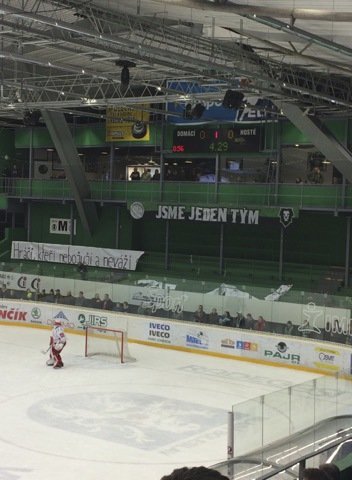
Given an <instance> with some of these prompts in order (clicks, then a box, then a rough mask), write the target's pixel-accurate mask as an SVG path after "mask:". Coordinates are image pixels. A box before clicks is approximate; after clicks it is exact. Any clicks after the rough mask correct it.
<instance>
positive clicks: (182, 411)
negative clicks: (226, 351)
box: [0, 326, 317, 480]
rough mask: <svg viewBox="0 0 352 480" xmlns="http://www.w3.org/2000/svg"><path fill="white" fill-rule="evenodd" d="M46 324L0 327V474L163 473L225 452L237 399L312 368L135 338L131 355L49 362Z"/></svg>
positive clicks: (75, 339) (68, 355) (79, 349)
mask: <svg viewBox="0 0 352 480" xmlns="http://www.w3.org/2000/svg"><path fill="white" fill-rule="evenodd" d="M49 334H50V332H49V331H48V330H38V329H32V328H21V327H12V326H0V382H1V390H0V401H1V414H0V425H1V428H0V479H1V480H16V479H25V480H47V479H49V478H50V479H51V480H58V479H64V480H77V479H78V478H84V479H85V480H93V479H94V480H116V479H126V480H127V479H128V480H140V479H142V478H143V480H155V479H156V480H158V479H160V478H161V477H162V476H163V475H165V474H168V473H170V472H171V471H172V470H173V469H174V468H176V467H180V466H185V465H187V466H192V465H212V464H214V463H217V462H219V461H222V460H224V459H225V458H226V440H227V433H226V428H227V412H228V410H230V409H231V405H233V404H235V403H238V402H242V401H244V400H246V399H250V398H254V397H257V396H259V395H262V394H265V393H269V392H272V391H275V390H279V389H281V388H284V387H287V386H289V385H294V384H298V383H301V382H304V381H306V380H309V379H312V378H316V377H317V375H315V374H311V373H304V372H298V371H295V370H287V369H285V368H275V367H267V366H261V365H256V364H251V363H246V362H237V361H234V360H226V359H219V358H215V357H209V356H204V355H196V354H191V353H184V352H176V351H171V350H165V349H160V348H155V347H147V346H141V345H136V344H131V345H130V353H131V354H132V355H133V356H134V357H136V359H137V361H136V362H134V363H126V364H119V363H117V362H115V361H113V360H112V359H110V358H105V357H89V358H85V357H84V337H82V336H79V335H72V334H71V335H70V334H69V335H68V345H67V347H66V348H65V350H64V352H63V360H64V362H65V367H64V368H63V369H60V370H54V369H53V368H50V367H47V366H46V365H45V360H46V358H47V357H46V356H44V355H43V354H42V353H41V350H42V349H45V348H46V347H47V345H48V341H49Z"/></svg>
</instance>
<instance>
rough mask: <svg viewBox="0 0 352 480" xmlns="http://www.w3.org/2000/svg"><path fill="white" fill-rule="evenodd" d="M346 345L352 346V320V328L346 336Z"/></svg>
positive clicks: (351, 321)
mask: <svg viewBox="0 0 352 480" xmlns="http://www.w3.org/2000/svg"><path fill="white" fill-rule="evenodd" d="M346 345H352V320H350V327H349V330H348V332H347V334H346Z"/></svg>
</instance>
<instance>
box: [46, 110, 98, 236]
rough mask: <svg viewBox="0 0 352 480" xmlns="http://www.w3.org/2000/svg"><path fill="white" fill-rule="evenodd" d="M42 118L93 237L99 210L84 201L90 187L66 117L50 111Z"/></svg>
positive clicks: (86, 226) (81, 215) (77, 204)
mask: <svg viewBox="0 0 352 480" xmlns="http://www.w3.org/2000/svg"><path fill="white" fill-rule="evenodd" d="M42 116H43V118H44V120H45V123H46V126H47V128H48V130H49V133H50V135H51V138H52V141H53V143H54V145H55V148H56V151H57V153H58V155H59V157H60V161H61V164H62V166H63V168H64V171H65V174H66V178H67V180H68V182H69V184H70V186H71V190H72V193H73V197H74V200H75V203H76V207H77V211H78V213H79V216H80V219H81V222H82V225H83V228H84V229H85V231H86V232H87V233H88V234H89V235H91V234H92V232H93V230H94V228H95V226H96V225H97V223H98V214H97V209H96V206H95V204H93V203H92V202H85V201H84V200H85V199H88V198H90V187H89V183H88V181H87V179H86V176H85V172H84V168H83V165H82V163H81V160H80V158H79V156H78V152H77V149H76V146H75V144H74V142H73V138H72V135H71V132H70V130H69V128H68V125H67V123H66V120H65V116H64V114H63V113H61V112H53V111H50V110H42Z"/></svg>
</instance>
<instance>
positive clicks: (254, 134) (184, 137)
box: [172, 125, 261, 154]
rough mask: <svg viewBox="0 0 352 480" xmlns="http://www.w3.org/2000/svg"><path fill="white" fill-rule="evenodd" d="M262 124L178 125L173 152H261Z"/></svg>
mask: <svg viewBox="0 0 352 480" xmlns="http://www.w3.org/2000/svg"><path fill="white" fill-rule="evenodd" d="M260 133H261V129H260V126H258V125H256V126H254V127H252V126H251V127H246V128H242V127H238V126H234V127H232V126H229V127H227V126H223V127H221V128H211V127H202V128H200V127H183V128H181V127H177V128H175V130H174V132H173V144H172V152H173V153H186V154H187V153H222V152H259V150H260V140H261V135H260Z"/></svg>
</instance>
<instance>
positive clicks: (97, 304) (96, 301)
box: [91, 293, 101, 308]
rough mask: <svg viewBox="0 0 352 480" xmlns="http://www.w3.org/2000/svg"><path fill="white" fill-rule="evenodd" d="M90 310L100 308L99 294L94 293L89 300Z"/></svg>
mask: <svg viewBox="0 0 352 480" xmlns="http://www.w3.org/2000/svg"><path fill="white" fill-rule="evenodd" d="M91 307H92V308H101V299H100V295H99V293H96V294H95V295H94V297H93V298H92V300H91Z"/></svg>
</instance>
